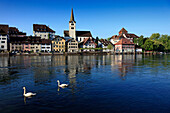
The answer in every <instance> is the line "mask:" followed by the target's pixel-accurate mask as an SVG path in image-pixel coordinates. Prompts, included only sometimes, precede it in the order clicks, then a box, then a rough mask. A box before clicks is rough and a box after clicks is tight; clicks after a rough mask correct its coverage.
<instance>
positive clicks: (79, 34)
mask: <svg viewBox="0 0 170 113" xmlns="http://www.w3.org/2000/svg"><path fill="white" fill-rule="evenodd" d="M64 36H66V37H69V31H68V30H67V31H66V30H65V31H64ZM76 37H92V35H91V32H90V31H76Z"/></svg>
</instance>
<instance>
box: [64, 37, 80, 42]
mask: <svg viewBox="0 0 170 113" xmlns="http://www.w3.org/2000/svg"><path fill="white" fill-rule="evenodd" d="M72 40H74V41H76V42H77V40H75V39H74V38H70V39H68V40H67V41H66V43H68V42H70V41H72ZM77 43H78V42H77Z"/></svg>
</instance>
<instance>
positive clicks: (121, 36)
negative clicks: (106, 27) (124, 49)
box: [111, 35, 125, 39]
mask: <svg viewBox="0 0 170 113" xmlns="http://www.w3.org/2000/svg"><path fill="white" fill-rule="evenodd" d="M121 38H125V37H124V36H123V35H118V36H117V35H114V36H112V38H111V39H121Z"/></svg>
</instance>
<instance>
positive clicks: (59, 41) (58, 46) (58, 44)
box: [52, 36, 66, 52]
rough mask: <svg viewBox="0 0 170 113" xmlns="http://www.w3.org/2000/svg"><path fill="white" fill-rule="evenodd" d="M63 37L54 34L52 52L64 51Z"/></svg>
mask: <svg viewBox="0 0 170 113" xmlns="http://www.w3.org/2000/svg"><path fill="white" fill-rule="evenodd" d="M65 41H66V40H65V39H64V38H63V37H60V36H55V38H54V39H53V40H52V51H53V52H65Z"/></svg>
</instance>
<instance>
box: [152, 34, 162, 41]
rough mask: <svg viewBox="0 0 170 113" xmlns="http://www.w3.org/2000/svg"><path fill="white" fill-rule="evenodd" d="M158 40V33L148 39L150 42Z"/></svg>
mask: <svg viewBox="0 0 170 113" xmlns="http://www.w3.org/2000/svg"><path fill="white" fill-rule="evenodd" d="M159 38H160V34H159V33H153V34H152V35H151V36H150V39H151V40H158V39H159Z"/></svg>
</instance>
